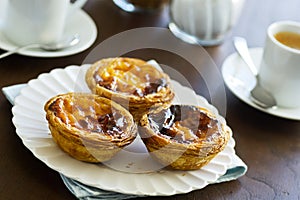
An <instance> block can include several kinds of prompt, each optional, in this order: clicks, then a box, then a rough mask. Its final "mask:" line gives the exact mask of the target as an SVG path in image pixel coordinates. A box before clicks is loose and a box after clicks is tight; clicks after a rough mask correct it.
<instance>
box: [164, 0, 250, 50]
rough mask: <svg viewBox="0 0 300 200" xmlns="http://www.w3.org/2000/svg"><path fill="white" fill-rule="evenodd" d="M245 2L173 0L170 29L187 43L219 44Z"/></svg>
mask: <svg viewBox="0 0 300 200" xmlns="http://www.w3.org/2000/svg"><path fill="white" fill-rule="evenodd" d="M243 4H244V0H234V1H233V0H171V3H170V18H171V22H170V24H169V28H170V30H171V31H172V32H173V33H174V35H175V36H177V37H179V38H180V39H182V40H184V41H186V42H189V43H194V44H200V45H203V46H211V45H218V44H220V43H222V41H223V40H224V39H225V37H226V36H227V33H228V32H229V31H230V30H231V28H232V27H233V25H234V24H235V22H236V21H237V19H238V16H239V14H240V12H241V9H242V7H243Z"/></svg>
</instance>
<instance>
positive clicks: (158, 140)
mask: <svg viewBox="0 0 300 200" xmlns="http://www.w3.org/2000/svg"><path fill="white" fill-rule="evenodd" d="M140 124H141V126H140V127H139V134H140V136H141V138H142V140H143V142H144V144H145V145H146V147H147V149H148V151H149V153H150V155H151V156H153V157H154V158H155V159H156V160H157V161H158V162H160V163H161V164H163V165H164V166H166V167H167V168H172V169H177V170H195V169H200V168H201V167H203V166H204V165H206V164H207V163H208V162H209V161H210V160H211V159H213V158H214V157H215V156H216V155H217V154H218V153H219V152H220V151H222V150H223V149H224V148H225V146H226V144H227V142H228V140H229V138H230V136H231V129H230V128H229V127H228V126H227V125H226V124H225V122H222V120H220V119H218V118H217V117H216V116H214V115H213V114H212V113H211V112H210V111H208V110H207V109H204V108H201V107H198V106H192V105H171V106H170V107H169V108H166V109H163V110H159V111H157V112H156V111H153V112H151V113H148V114H145V115H144V116H143V117H142V118H141V123H140Z"/></svg>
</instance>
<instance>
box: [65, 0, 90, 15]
mask: <svg viewBox="0 0 300 200" xmlns="http://www.w3.org/2000/svg"><path fill="white" fill-rule="evenodd" d="M86 2H87V0H76V1H75V2H74V3H70V7H69V14H72V13H73V12H74V11H76V10H77V9H80V8H82V7H83V6H84V4H85V3H86Z"/></svg>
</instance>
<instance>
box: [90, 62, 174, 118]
mask: <svg viewBox="0 0 300 200" xmlns="http://www.w3.org/2000/svg"><path fill="white" fill-rule="evenodd" d="M86 82H87V84H88V86H89V88H90V89H91V91H92V92H93V93H95V94H97V95H99V96H103V97H106V98H109V99H111V100H113V101H115V102H117V103H119V104H121V105H122V106H124V107H125V108H126V109H128V110H129V111H130V113H131V114H132V115H133V117H134V119H135V120H136V121H139V119H140V118H141V116H142V115H143V114H145V113H147V112H148V111H149V110H150V109H158V108H164V107H168V106H169V105H170V103H171V101H172V100H173V98H174V96H175V94H174V92H173V90H172V88H171V85H170V78H169V76H168V75H167V74H165V73H163V72H161V71H159V70H158V69H156V68H155V67H153V66H152V65H149V64H148V63H147V62H145V61H143V60H140V59H136V58H121V57H118V58H107V59H102V60H100V61H98V62H96V63H94V64H93V65H92V66H91V67H90V68H89V69H88V71H87V73H86Z"/></svg>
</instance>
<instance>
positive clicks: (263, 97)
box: [234, 37, 277, 108]
mask: <svg viewBox="0 0 300 200" xmlns="http://www.w3.org/2000/svg"><path fill="white" fill-rule="evenodd" d="M234 46H235V48H236V50H237V52H238V53H239V55H240V56H241V58H242V59H243V61H244V62H245V63H246V64H247V66H248V67H249V68H250V70H251V72H252V74H253V75H254V76H255V78H256V85H255V86H254V88H253V89H252V90H251V91H250V93H251V97H252V98H251V99H252V101H253V102H254V103H255V104H257V105H259V106H261V107H263V108H271V107H274V106H276V105H277V103H276V100H275V98H274V96H273V95H272V94H271V93H270V92H268V91H267V90H266V89H264V88H263V87H262V86H261V85H260V83H259V76H258V71H257V68H256V67H255V65H254V63H253V61H252V59H251V56H250V53H249V50H248V45H247V41H246V40H245V39H244V38H242V37H235V38H234Z"/></svg>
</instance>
